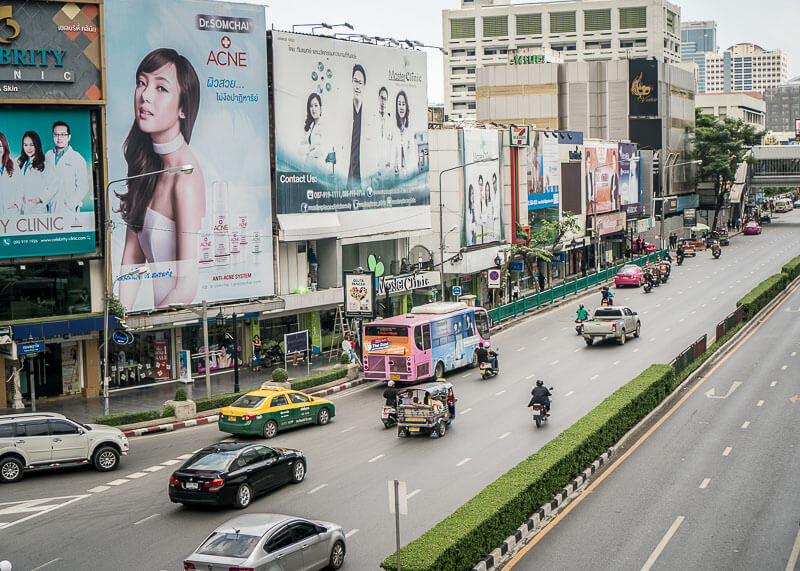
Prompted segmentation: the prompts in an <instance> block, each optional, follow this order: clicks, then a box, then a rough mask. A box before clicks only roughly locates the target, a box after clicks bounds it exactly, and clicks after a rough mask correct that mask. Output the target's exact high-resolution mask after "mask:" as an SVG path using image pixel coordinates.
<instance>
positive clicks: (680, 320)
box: [678, 317, 686, 323]
mask: <svg viewBox="0 0 800 571" xmlns="http://www.w3.org/2000/svg"><path fill="white" fill-rule="evenodd" d="M684 321H686V320H685V319H683V318H682V317H681V318H680V319H679V320H678V323H683V322H684Z"/></svg>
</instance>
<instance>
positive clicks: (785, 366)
mask: <svg viewBox="0 0 800 571" xmlns="http://www.w3.org/2000/svg"><path fill="white" fill-rule="evenodd" d="M788 368H789V366H788V365H784V366H783V367H781V371H785V370H786V369H788Z"/></svg>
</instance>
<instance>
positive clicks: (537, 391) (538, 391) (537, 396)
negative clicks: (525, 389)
mask: <svg viewBox="0 0 800 571" xmlns="http://www.w3.org/2000/svg"><path fill="white" fill-rule="evenodd" d="M551 396H553V394H552V393H551V392H550V389H548V388H547V387H546V386H544V381H543V380H542V379H539V380H537V381H536V386H535V387H533V389H532V390H531V400H530V401H529V402H528V407H531V406H533V405H535V404H540V405H542V406H543V407H544V409H545V410H546V411H547V412H548V414H549V413H550V397H551Z"/></svg>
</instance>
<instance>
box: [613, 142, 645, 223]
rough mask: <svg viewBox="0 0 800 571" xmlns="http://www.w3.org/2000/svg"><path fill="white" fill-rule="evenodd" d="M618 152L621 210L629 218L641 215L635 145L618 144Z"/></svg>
mask: <svg viewBox="0 0 800 571" xmlns="http://www.w3.org/2000/svg"><path fill="white" fill-rule="evenodd" d="M618 152H619V199H620V204H621V205H622V209H623V210H624V211H625V213H626V214H628V215H629V216H630V215H632V214H641V213H642V198H641V186H640V183H639V180H640V179H639V161H638V160H637V159H638V156H639V155H638V153H637V152H636V144H635V143H620V144H619V146H618Z"/></svg>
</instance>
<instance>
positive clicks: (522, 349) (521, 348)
mask: <svg viewBox="0 0 800 571" xmlns="http://www.w3.org/2000/svg"><path fill="white" fill-rule="evenodd" d="M524 350H525V347H520V348H519V349H517V353H519V352H520V351H524Z"/></svg>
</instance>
